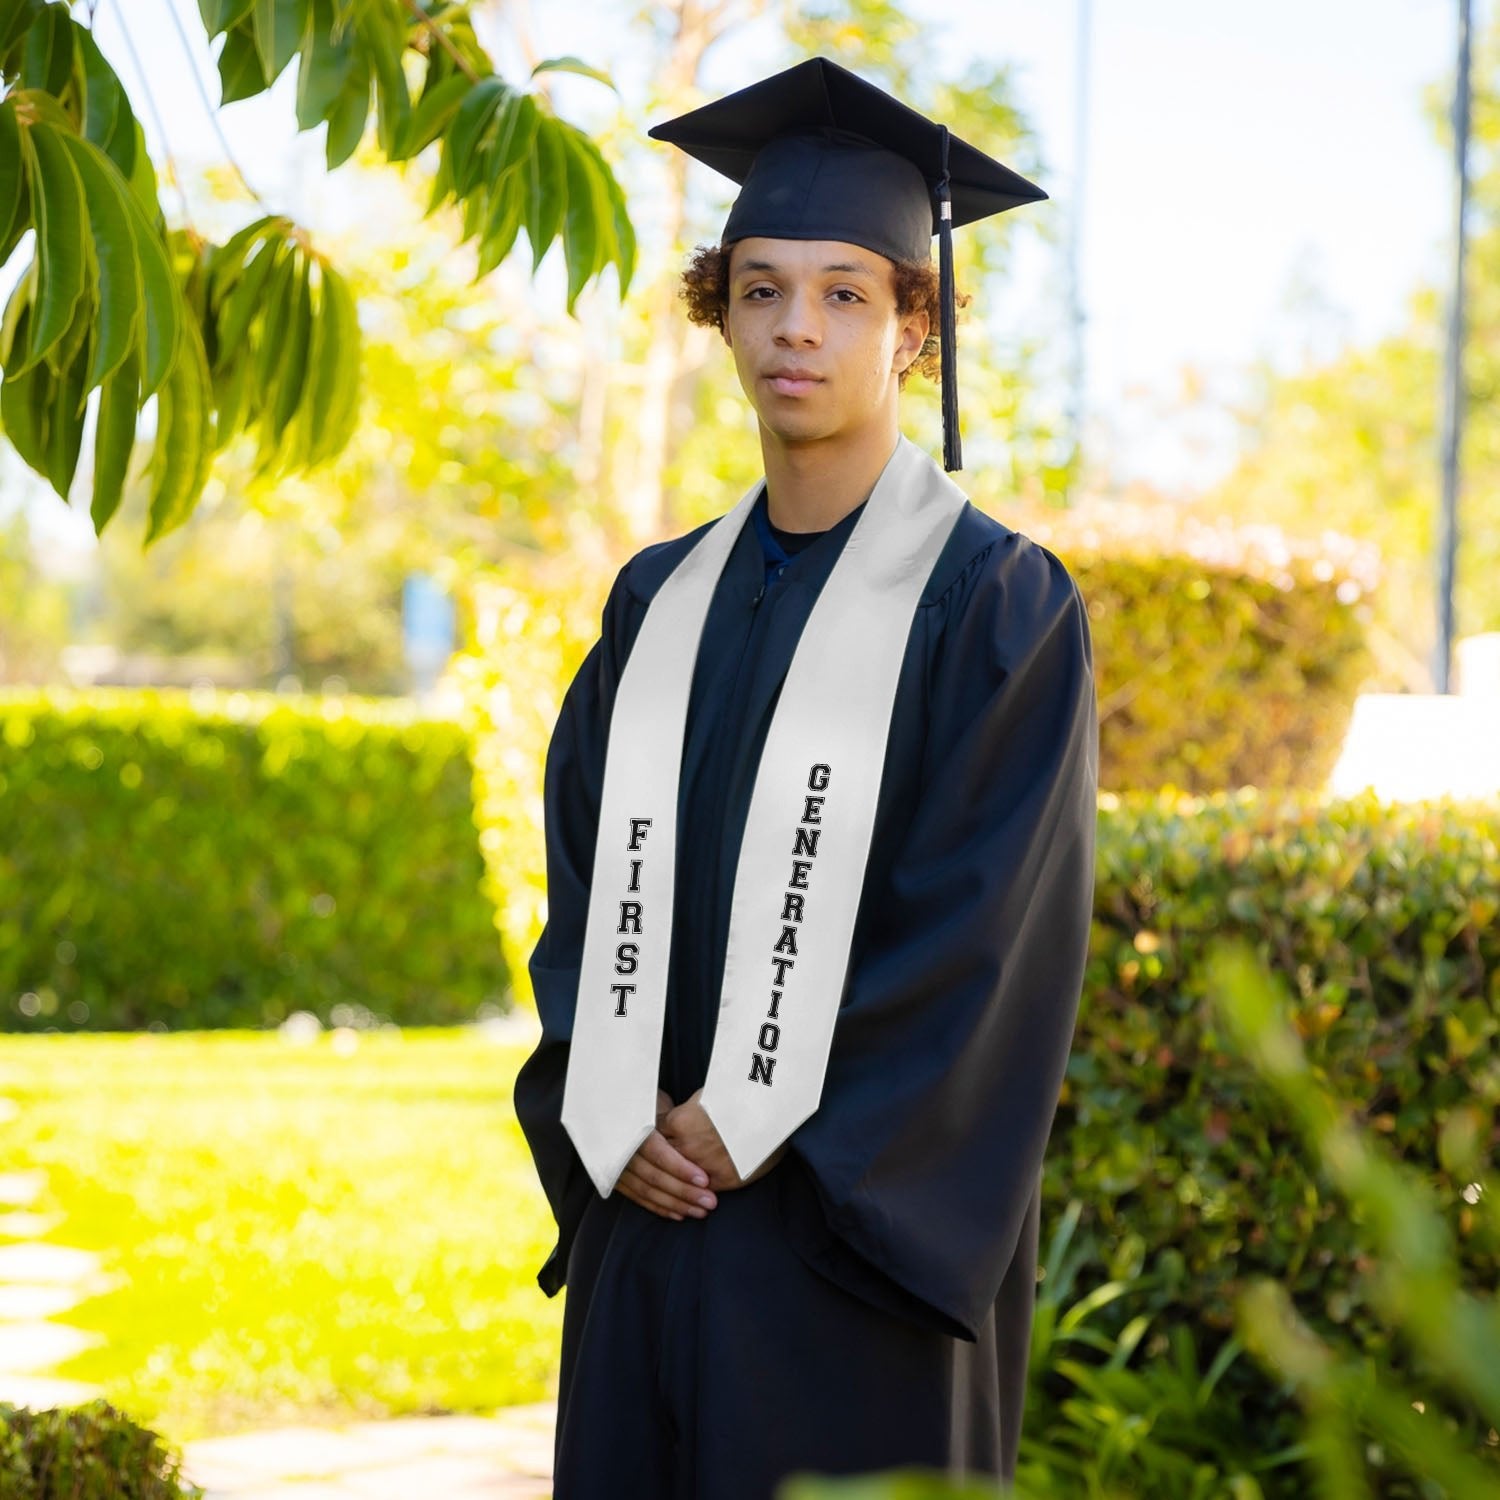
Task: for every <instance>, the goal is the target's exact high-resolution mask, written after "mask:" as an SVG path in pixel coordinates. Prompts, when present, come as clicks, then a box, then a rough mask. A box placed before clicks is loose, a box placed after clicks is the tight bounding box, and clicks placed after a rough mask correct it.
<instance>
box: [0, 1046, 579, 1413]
mask: <svg viewBox="0 0 1500 1500" xmlns="http://www.w3.org/2000/svg"><path fill="white" fill-rule="evenodd" d="M358 1036H359V1040H358V1043H357V1046H356V1047H355V1048H354V1050H353V1051H352V1052H350V1053H348V1054H347V1055H340V1054H339V1052H338V1051H336V1050H335V1043H334V1038H333V1036H332V1035H331V1034H328V1033H325V1034H323V1035H321V1036H319V1037H318V1038H317V1039H316V1040H315V1041H313V1042H311V1043H308V1044H305V1045H294V1044H291V1043H289V1042H287V1041H285V1040H283V1039H282V1038H281V1037H279V1036H278V1035H276V1034H261V1033H253V1032H194V1033H182V1034H170V1035H100V1036H79V1035H74V1036H31V1037H18V1036H10V1037H0V1093H4V1094H6V1095H8V1096H9V1097H11V1098H13V1099H14V1100H15V1101H16V1102H17V1104H18V1105H19V1106H20V1112H19V1114H18V1115H17V1116H16V1118H15V1119H14V1120H12V1121H11V1122H10V1123H9V1124H8V1125H5V1126H0V1170H3V1171H15V1170H25V1169H27V1168H36V1167H40V1168H43V1169H44V1170H45V1171H46V1173H47V1186H46V1188H45V1190H44V1192H43V1194H42V1196H41V1198H40V1199H39V1200H38V1201H37V1203H36V1205H35V1207H36V1209H37V1210H38V1211H39V1212H44V1213H46V1212H52V1213H62V1214H63V1215H64V1216H65V1217H64V1219H63V1220H62V1222H61V1223H59V1224H58V1225H57V1226H56V1227H55V1228H54V1229H53V1230H52V1232H51V1233H50V1234H49V1235H48V1236H47V1238H48V1239H49V1240H51V1241H53V1242H55V1243H57V1244H61V1245H74V1246H78V1247H81V1248H84V1249H89V1250H94V1251H97V1252H98V1253H100V1254H101V1255H102V1256H103V1258H104V1261H105V1266H106V1269H108V1270H110V1271H115V1272H118V1273H120V1274H122V1275H123V1276H125V1277H126V1278H128V1282H127V1284H125V1285H123V1286H122V1287H120V1288H119V1289H118V1290H116V1291H114V1292H111V1293H108V1294H106V1295H103V1296H100V1297H96V1298H94V1299H92V1300H91V1301H88V1302H85V1303H83V1304H81V1305H80V1306H79V1307H78V1308H76V1309H74V1310H73V1311H72V1312H70V1313H67V1314H64V1315H63V1317H64V1320H65V1321H67V1322H70V1323H73V1324H76V1325H77V1326H79V1327H85V1328H90V1329H96V1330H98V1331H99V1332H100V1333H101V1334H103V1335H104V1336H105V1338H106V1340H107V1342H106V1343H105V1344H103V1345H101V1346H99V1347H98V1348H96V1349H94V1350H91V1351H90V1352H88V1353H86V1354H84V1355H81V1356H79V1357H78V1358H76V1359H74V1360H71V1361H69V1362H68V1364H66V1365H64V1366H60V1367H59V1368H58V1370H57V1371H56V1373H58V1374H61V1375H65V1376H71V1377H73V1378H76V1379H80V1380H88V1381H93V1382H96V1383H97V1384H99V1385H102V1386H103V1387H104V1389H105V1393H106V1395H107V1396H108V1397H109V1399H110V1400H111V1401H113V1402H115V1404H116V1405H118V1406H120V1407H121V1408H123V1409H124V1410H126V1411H128V1412H129V1413H130V1414H131V1416H133V1417H135V1418H136V1420H138V1421H141V1422H144V1423H146V1424H147V1425H148V1426H152V1427H154V1428H156V1429H157V1430H158V1431H161V1432H162V1433H164V1434H165V1435H166V1436H167V1437H168V1438H169V1439H170V1440H172V1441H174V1442H186V1441H189V1440H190V1439H193V1438H197V1437H201V1436H205V1435H208V1434H211V1433H218V1432H226V1431H238V1430H242V1429H244V1428H247V1427H253V1426H262V1425H269V1424H273V1423H278V1422H283V1421H287V1420H289V1419H305V1420H309V1421H313V1422H319V1421H332V1420H337V1419H343V1418H346V1417H356V1416H360V1417H363V1416H380V1415H386V1414H398V1413H412V1412H425V1413H433V1412H446V1411H465V1412H473V1411H486V1410H489V1409H492V1408H494V1407H496V1406H500V1405H505V1404H508V1403H511V1402H517V1401H536V1400H541V1399H544V1398H545V1397H547V1396H550V1395H553V1394H555V1390H556V1384H555V1382H556V1353H557V1345H558V1337H559V1333H560V1329H561V1323H562V1306H563V1297H564V1296H565V1295H566V1293H562V1294H559V1295H558V1296H557V1297H555V1298H551V1299H549V1298H548V1297H546V1296H545V1295H544V1294H543V1293H542V1291H541V1290H540V1288H538V1286H537V1285H536V1280H535V1276H536V1271H537V1269H538V1267H540V1265H541V1263H542V1261H543V1260H545V1259H546V1256H547V1254H548V1252H549V1251H550V1249H551V1247H552V1242H553V1233H552V1219H551V1215H550V1213H549V1212H548V1209H547V1204H546V1200H545V1198H544V1197H543V1196H542V1191H541V1188H540V1186H539V1184H538V1183H537V1180H536V1176H535V1173H534V1170H533V1168H532V1164H531V1158H530V1155H529V1154H528V1152H527V1149H526V1142H525V1139H524V1137H523V1136H522V1134H521V1129H520V1126H519V1125H518V1124H517V1123H516V1119H515V1115H514V1113H513V1111H512V1109H511V1103H510V1097H511V1086H512V1081H513V1079H514V1077H515V1073H516V1070H517V1068H519V1066H520V1064H521V1062H522V1060H523V1058H524V1057H525V1055H526V1050H527V1049H526V1048H525V1047H520V1046H500V1045H496V1044H494V1043H493V1042H488V1041H486V1040H484V1038H483V1037H482V1036H481V1035H480V1034H478V1033H476V1032H474V1031H472V1030H469V1029H467V1028H452V1029H449V1028H443V1029H408V1030H406V1031H404V1032H401V1033H394V1032H384V1033H381V1032H365V1033H359V1034H358Z"/></svg>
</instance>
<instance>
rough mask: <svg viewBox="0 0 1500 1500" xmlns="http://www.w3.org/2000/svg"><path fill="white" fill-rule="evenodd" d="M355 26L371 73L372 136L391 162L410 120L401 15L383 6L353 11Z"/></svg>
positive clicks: (403, 26) (404, 39)
mask: <svg viewBox="0 0 1500 1500" xmlns="http://www.w3.org/2000/svg"><path fill="white" fill-rule="evenodd" d="M355 15H356V17H357V20H356V24H357V26H358V29H359V37H360V40H361V41H362V42H363V43H364V50H365V54H366V56H367V57H368V58H369V60H370V65H371V68H372V69H373V71H374V74H375V135H376V139H377V140H378V141H379V142H380V149H381V150H382V151H384V152H385V154H386V155H387V156H389V157H390V158H391V159H392V160H393V161H398V160H400V157H399V154H398V153H399V150H400V145H401V142H402V140H403V139H404V138H405V136H406V133H407V130H408V129H409V127H410V121H411V94H410V93H409V92H408V91H407V87H406V70H405V69H404V68H403V67H402V66H401V54H402V53H403V52H404V51H405V50H406V22H405V20H404V19H403V14H402V13H401V12H400V11H397V10H394V9H387V8H386V7H384V6H380V7H374V8H371V7H367V8H365V9H364V10H362V11H356V12H355Z"/></svg>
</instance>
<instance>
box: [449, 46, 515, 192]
mask: <svg viewBox="0 0 1500 1500" xmlns="http://www.w3.org/2000/svg"><path fill="white" fill-rule="evenodd" d="M516 97H517V96H516V94H515V92H514V91H513V90H512V89H511V88H510V87H509V86H508V85H507V84H506V83H505V82H504V80H503V79H500V78H497V77H496V76H495V75H494V74H493V73H492V74H490V75H489V76H488V77H487V78H481V79H480V80H479V82H478V83H476V84H473V85H472V86H471V87H470V89H469V93H468V97H467V98H466V99H465V100H464V101H463V103H462V104H460V105H459V107H458V112H457V114H456V115H455V116H454V120H453V126H452V128H451V129H450V130H449V132H448V135H447V138H446V141H445V145H446V147H447V150H448V152H449V154H450V155H451V157H452V165H451V167H450V169H449V170H450V173H451V175H452V179H453V188H454V191H455V192H456V193H457V194H458V196H459V197H460V198H467V197H468V195H469V194H470V193H471V192H472V191H473V189H474V184H475V183H476V182H478V181H479V174H480V169H481V168H482V167H483V165H484V154H483V152H482V150H481V149H480V143H481V140H482V137H483V135H484V132H485V129H486V127H487V126H488V125H489V123H490V120H491V118H492V117H493V115H494V113H495V111H496V110H497V109H498V108H500V106H501V105H502V104H509V103H510V102H512V101H513V100H514V99H515V98H516Z"/></svg>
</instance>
